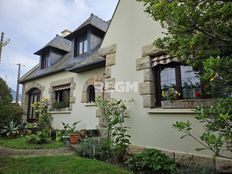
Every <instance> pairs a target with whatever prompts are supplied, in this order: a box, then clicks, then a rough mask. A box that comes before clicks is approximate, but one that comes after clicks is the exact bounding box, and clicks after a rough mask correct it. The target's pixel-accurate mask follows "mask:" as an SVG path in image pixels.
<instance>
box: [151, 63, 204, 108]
mask: <svg viewBox="0 0 232 174" xmlns="http://www.w3.org/2000/svg"><path fill="white" fill-rule="evenodd" d="M196 74H197V73H196V72H195V71H194V70H193V68H192V67H191V66H184V65H180V64H179V63H174V62H172V63H169V64H165V65H157V66H156V67H155V80H156V82H157V83H156V99H157V101H156V105H157V106H160V105H161V100H172V99H194V98H197V97H199V95H200V94H201V87H200V80H199V79H198V78H197V77H196Z"/></svg>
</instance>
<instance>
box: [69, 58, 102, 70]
mask: <svg viewBox="0 0 232 174" xmlns="http://www.w3.org/2000/svg"><path fill="white" fill-rule="evenodd" d="M100 67H105V60H98V61H96V62H91V63H87V64H84V65H80V66H74V67H71V68H69V69H66V71H70V72H74V73H80V72H84V71H88V70H91V69H95V68H100Z"/></svg>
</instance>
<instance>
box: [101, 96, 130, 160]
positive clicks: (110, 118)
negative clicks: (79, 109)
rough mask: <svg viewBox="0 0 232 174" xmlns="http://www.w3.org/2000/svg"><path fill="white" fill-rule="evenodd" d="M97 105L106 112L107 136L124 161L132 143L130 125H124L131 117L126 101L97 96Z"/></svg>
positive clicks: (118, 157)
mask: <svg viewBox="0 0 232 174" xmlns="http://www.w3.org/2000/svg"><path fill="white" fill-rule="evenodd" d="M96 105H97V106H98V107H99V108H100V109H102V110H103V112H104V119H105V120H106V123H107V133H108V137H107V138H108V140H109V142H110V145H111V150H112V151H113V152H114V154H115V156H116V157H117V159H118V160H119V161H124V160H125V158H126V157H127V148H128V145H129V144H130V141H129V138H130V135H129V134H128V130H129V127H126V126H125V125H124V124H125V120H126V119H127V118H129V116H128V114H127V112H126V111H127V107H126V102H124V101H122V100H116V99H111V100H109V101H107V100H104V99H101V98H97V99H96Z"/></svg>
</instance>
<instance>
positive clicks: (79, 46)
mask: <svg viewBox="0 0 232 174" xmlns="http://www.w3.org/2000/svg"><path fill="white" fill-rule="evenodd" d="M87 52H88V39H87V34H84V35H83V36H81V37H79V38H77V39H76V40H75V48H74V56H75V57H76V56H78V55H82V54H85V53H87Z"/></svg>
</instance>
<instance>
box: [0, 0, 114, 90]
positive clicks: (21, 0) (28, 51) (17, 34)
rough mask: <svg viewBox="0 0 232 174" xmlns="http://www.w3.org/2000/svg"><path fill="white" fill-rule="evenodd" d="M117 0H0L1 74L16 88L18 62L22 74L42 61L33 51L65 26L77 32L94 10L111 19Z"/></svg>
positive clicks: (101, 16) (103, 17) (97, 13)
mask: <svg viewBox="0 0 232 174" xmlns="http://www.w3.org/2000/svg"><path fill="white" fill-rule="evenodd" d="M117 2H118V0H1V1H0V32H4V33H5V35H4V40H6V39H10V42H9V44H8V45H7V46H6V47H4V48H3V53H2V62H1V64H0V77H1V78H3V79H4V80H6V82H7V84H8V85H9V87H11V88H12V89H14V90H16V84H17V71H18V66H17V64H18V63H21V64H22V69H21V76H22V75H23V74H25V73H26V72H27V71H29V70H30V69H31V68H33V67H34V66H35V65H36V64H38V63H39V57H38V56H36V55H34V54H33V53H34V52H36V51H37V50H39V49H40V48H42V47H43V46H44V45H45V44H47V43H48V42H49V41H50V40H51V39H53V38H54V37H55V36H56V34H60V33H61V31H63V30H64V29H68V30H70V31H74V30H75V29H76V28H77V27H78V26H79V25H80V24H81V23H82V22H84V21H85V20H86V19H87V18H88V17H89V16H90V14H91V13H93V14H95V15H97V16H98V17H100V18H102V19H104V20H109V19H111V17H112V14H113V12H114V10H115V7H116V5H117Z"/></svg>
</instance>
